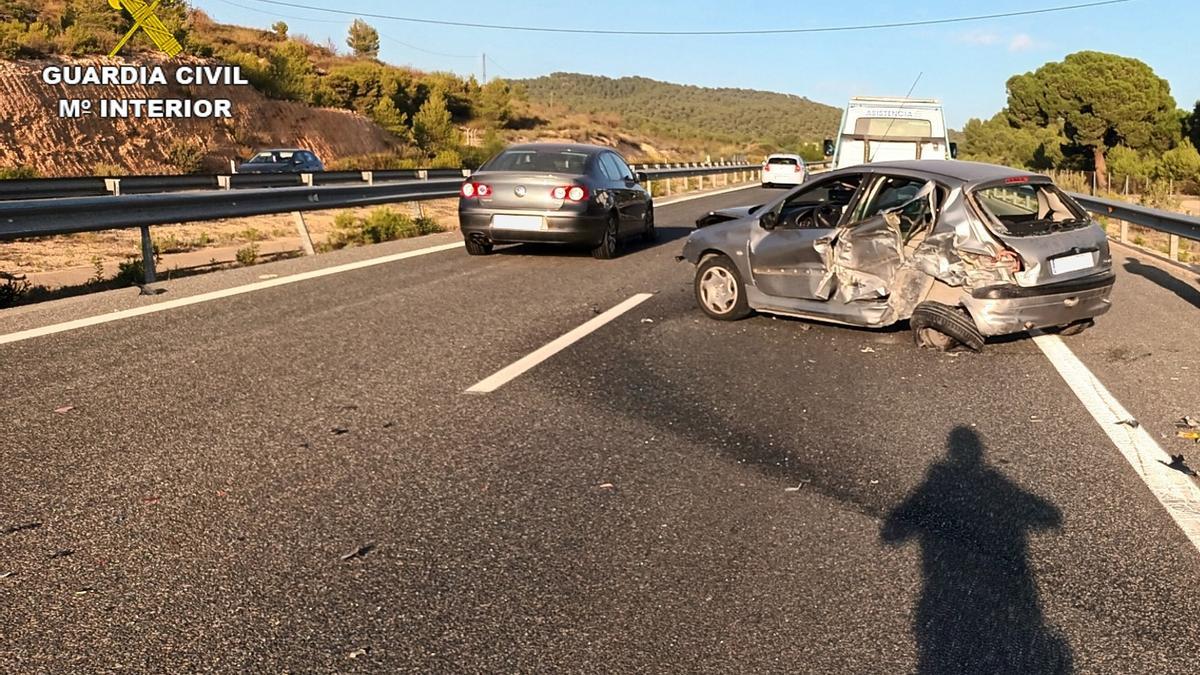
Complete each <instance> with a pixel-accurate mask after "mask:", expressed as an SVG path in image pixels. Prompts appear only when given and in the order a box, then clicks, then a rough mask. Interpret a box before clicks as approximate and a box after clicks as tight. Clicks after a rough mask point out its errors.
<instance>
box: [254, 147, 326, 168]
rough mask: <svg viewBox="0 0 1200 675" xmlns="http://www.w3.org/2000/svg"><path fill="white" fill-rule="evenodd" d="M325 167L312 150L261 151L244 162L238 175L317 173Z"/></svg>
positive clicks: (276, 149)
mask: <svg viewBox="0 0 1200 675" xmlns="http://www.w3.org/2000/svg"><path fill="white" fill-rule="evenodd" d="M324 170H325V165H324V164H322V163H321V160H319V159H317V156H316V155H315V154H313V152H312V151H311V150H305V149H303V148H272V149H269V150H259V151H258V152H256V153H255V154H254V156H253V157H251V158H250V159H248V160H246V161H245V162H242V163H241V164H240V165H239V166H238V169H237V172H238V173H316V172H318V171H324Z"/></svg>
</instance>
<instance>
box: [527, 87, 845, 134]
mask: <svg viewBox="0 0 1200 675" xmlns="http://www.w3.org/2000/svg"><path fill="white" fill-rule="evenodd" d="M517 82H518V83H519V84H520V85H521V86H522V87H523V88H524V90H525V91H526V92H527V94H528V97H529V100H530V102H531V103H536V104H540V105H543V106H547V107H550V108H554V107H560V106H564V107H566V108H569V109H570V110H572V111H575V112H582V113H588V114H592V115H603V114H610V115H611V114H616V115H619V116H620V117H621V126H622V128H624V129H629V130H636V131H639V132H642V133H646V134H650V135H654V136H659V137H664V138H674V139H687V140H696V141H702V142H713V143H722V144H736V145H742V146H751V145H759V144H763V145H768V146H775V147H779V148H795V147H797V146H800V145H802V144H804V143H811V142H814V141H815V142H820V141H821V139H824V138H831V137H832V136H833V135H834V134H835V133H836V131H837V126H838V123H839V122H840V120H841V110H840V109H838V108H835V107H833V106H829V105H825V104H823V103H817V102H816V101H810V100H809V99H807V98H802V97H800V96H792V95H789V94H778V93H774V92H768V91H757V90H753V89H712V88H707V87H696V86H690V85H681V84H672V83H670V82H659V81H657V80H651V79H647V78H644V77H622V78H619V79H612V78H609V77H600V76H596V75H580V74H576V73H554V74H551V75H546V76H543V77H538V78H534V79H529V80H518V81H517Z"/></svg>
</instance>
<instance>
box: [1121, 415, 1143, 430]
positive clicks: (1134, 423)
mask: <svg viewBox="0 0 1200 675" xmlns="http://www.w3.org/2000/svg"><path fill="white" fill-rule="evenodd" d="M1117 424H1120V425H1123V426H1127V427H1129V428H1130V429H1136V428H1138V427H1140V426H1142V423H1141V422H1139V421H1137V420H1135V419H1133V418H1132V417H1130V418H1129V419H1127V420H1117Z"/></svg>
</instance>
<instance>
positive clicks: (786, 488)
mask: <svg viewBox="0 0 1200 675" xmlns="http://www.w3.org/2000/svg"><path fill="white" fill-rule="evenodd" d="M811 482H812V481H811V480H802V481H800V483H799V484H798V485H796V486H795V487H785V488H783V491H784V492H799V491H800V489H801V488H803V487H804V486H805V485H808V484H809V483H811Z"/></svg>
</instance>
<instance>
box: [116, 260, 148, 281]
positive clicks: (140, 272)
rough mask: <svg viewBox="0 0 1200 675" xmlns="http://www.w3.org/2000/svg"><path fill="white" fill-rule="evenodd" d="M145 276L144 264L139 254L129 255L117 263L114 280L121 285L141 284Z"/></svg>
mask: <svg viewBox="0 0 1200 675" xmlns="http://www.w3.org/2000/svg"><path fill="white" fill-rule="evenodd" d="M145 278H146V266H145V265H144V264H142V258H141V257H140V256H136V255H131V256H129V257H127V258H125V259H124V260H122V261H121V262H119V263H117V276H116V277H114V280H115V281H116V282H117V283H119V284H120V285H122V286H134V285H137V284H141V283H142V282H143V281H144V280H145Z"/></svg>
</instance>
